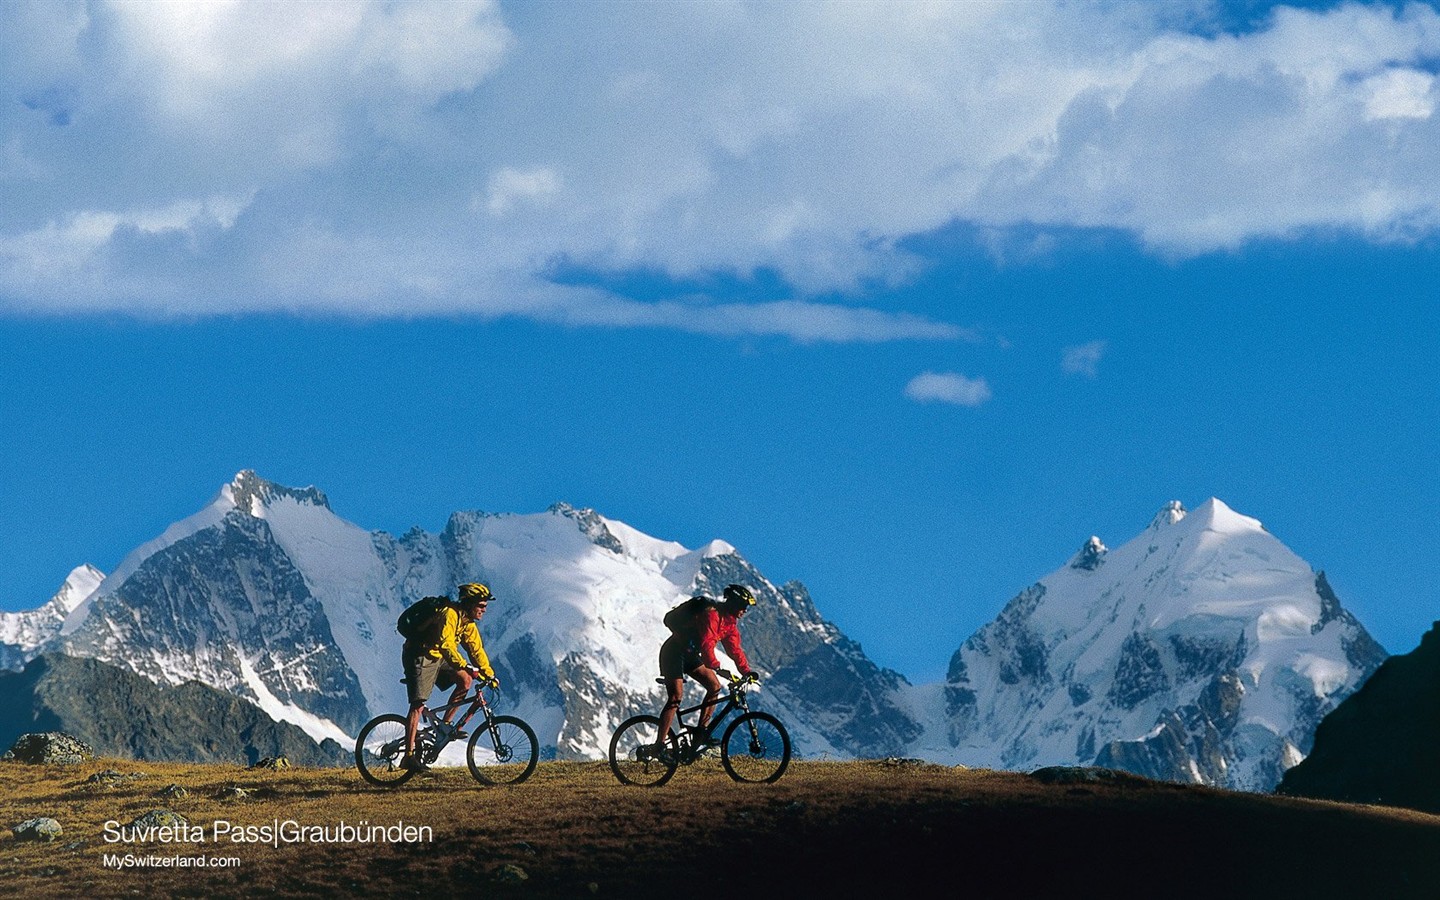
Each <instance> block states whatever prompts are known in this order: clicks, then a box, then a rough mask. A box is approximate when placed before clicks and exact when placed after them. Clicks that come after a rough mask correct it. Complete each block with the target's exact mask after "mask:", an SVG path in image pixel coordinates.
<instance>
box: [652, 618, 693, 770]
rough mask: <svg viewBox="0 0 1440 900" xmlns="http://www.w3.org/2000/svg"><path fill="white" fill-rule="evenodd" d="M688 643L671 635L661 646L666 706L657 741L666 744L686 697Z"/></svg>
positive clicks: (661, 718) (662, 709) (661, 667)
mask: <svg viewBox="0 0 1440 900" xmlns="http://www.w3.org/2000/svg"><path fill="white" fill-rule="evenodd" d="M687 644H688V641H686V640H685V639H683V638H681V637H679V636H677V635H671V636H670V637H669V638H668V639H667V640H666V641H665V643H663V644H661V645H660V677H661V678H662V679H664V681H665V705H664V706H663V707H661V709H660V732H659V734H658V735H657V737H656V740H658V741H660V742H661V743H663V742H664V740H665V736H666V735H668V734H669V733H670V728H671V726H672V725H674V724H675V717H676V716H677V715H679V713H680V701H681V700H683V699H684V697H685V668H686V666H685V663H686V659H685V656H686V650H687Z"/></svg>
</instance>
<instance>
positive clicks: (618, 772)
mask: <svg viewBox="0 0 1440 900" xmlns="http://www.w3.org/2000/svg"><path fill="white" fill-rule="evenodd" d="M659 740H660V720H659V719H658V718H656V717H655V716H632V717H630V718H628V719H626V720H625V721H624V722H622V723H620V727H619V728H617V729H615V736H614V737H612V738H611V739H610V771H612V772H614V773H615V777H616V778H618V779H620V783H621V784H636V785H640V786H641V787H659V786H660V785H662V784H664V783H665V782H667V781H669V780H670V776H672V775H674V774H675V765H676V763H675V754H674V753H673V752H671V751H669V750H668V749H667V750H665V751H664V752H660V751H659V748H657V747H656V744H657V742H658V741H659Z"/></svg>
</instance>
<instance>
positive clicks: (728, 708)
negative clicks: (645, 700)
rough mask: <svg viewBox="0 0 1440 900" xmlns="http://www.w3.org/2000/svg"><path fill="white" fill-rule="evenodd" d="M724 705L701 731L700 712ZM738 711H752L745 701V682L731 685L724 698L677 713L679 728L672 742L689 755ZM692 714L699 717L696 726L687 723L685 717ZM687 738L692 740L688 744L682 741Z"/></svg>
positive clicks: (672, 734)
mask: <svg viewBox="0 0 1440 900" xmlns="http://www.w3.org/2000/svg"><path fill="white" fill-rule="evenodd" d="M722 703H723V704H724V706H723V707H722V708H721V709H720V710H719V711H717V712H716V713H715V714H714V715H712V716H711V717H710V724H709V725H707V726H706V727H705V728H704V729H701V727H700V723H699V721H698V714H699V712H700V711H701V710H702V709H704V708H705V707H707V706H720V704H722ZM736 710H740V711H741V712H742V713H748V712H749V711H750V704H749V702H748V701H747V700H746V699H745V688H744V685H743V682H737V683H736V684H733V685H731V686H730V693H729V694H727V695H726V696H725V697H724V698H720V697H716V698H715V699H714V700H710V701H707V702H701V703H697V704H696V705H694V706H692V707H689V708H688V709H682V710H679V711H678V712H676V713H675V724H676V725H678V726H679V727H678V728H677V729H674V730H673V731H672V732H671V737H670V741H671V743H673V744H674V745H675V748H676V749H677V750H679V751H680V752H682V753H684V754H686V755H688V754H690V753H692V752H693V751H694V749H695V748H696V747H697V746H699V745H700V743H701V742H703V741H705V740H708V739H709V738H710V736H711V735H713V734H714V733H715V732H716V731H717V730H719V728H720V726H721V724H722V723H724V721H725V720H726V719H728V718H729V717H730V715H731V713H734V712H735V711H736ZM691 713H695V714H696V715H697V721H696V722H695V723H694V724H691V723H688V722H686V721H685V717H686V716H688V715H690V714H691ZM687 737H688V738H690V740H689V741H688V743H687V742H685V741H683V740H682V739H683V738H687Z"/></svg>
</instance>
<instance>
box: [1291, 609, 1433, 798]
mask: <svg viewBox="0 0 1440 900" xmlns="http://www.w3.org/2000/svg"><path fill="white" fill-rule="evenodd" d="M1437 750H1440V622H1436V623H1435V627H1433V628H1431V629H1430V630H1429V631H1428V632H1426V633H1425V636H1424V637H1423V638H1422V639H1421V640H1420V646H1419V647H1417V648H1415V649H1414V650H1413V651H1411V652H1409V653H1406V654H1404V655H1401V656H1392V657H1390V658H1389V659H1387V660H1386V661H1385V664H1384V665H1382V666H1381V667H1380V669H1379V670H1378V671H1377V672H1376V673H1375V674H1374V675H1373V676H1372V677H1371V678H1370V680H1369V681H1367V682H1365V685H1364V686H1363V687H1361V688H1360V690H1358V691H1356V692H1355V693H1354V694H1352V695H1351V696H1350V697H1348V698H1346V700H1345V702H1343V703H1341V704H1340V705H1339V706H1337V707H1336V708H1335V711H1334V712H1332V713H1330V714H1329V715H1328V716H1326V717H1325V719H1324V721H1322V722H1321V723H1320V727H1319V728H1318V729H1316V732H1315V748H1314V750H1313V751H1312V752H1311V754H1310V755H1309V756H1308V757H1306V758H1305V761H1304V762H1302V763H1300V764H1299V765H1298V766H1296V767H1295V768H1293V769H1291V770H1290V771H1288V772H1286V773H1285V778H1284V780H1283V781H1282V782H1281V783H1280V788H1279V789H1280V791H1281V793H1286V794H1295V795H1299V796H1304V797H1318V798H1323V799H1328V800H1349V801H1353V802H1357V803H1384V804H1388V805H1392V806H1407V807H1410V808H1412V809H1423V810H1427V811H1429V812H1434V813H1440V767H1437V766H1436V764H1435V758H1436V753H1437Z"/></svg>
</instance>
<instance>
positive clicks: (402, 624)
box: [395, 597, 450, 641]
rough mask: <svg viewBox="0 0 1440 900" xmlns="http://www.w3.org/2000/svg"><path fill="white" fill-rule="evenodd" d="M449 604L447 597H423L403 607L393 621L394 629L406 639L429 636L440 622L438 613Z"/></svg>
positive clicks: (411, 639)
mask: <svg viewBox="0 0 1440 900" xmlns="http://www.w3.org/2000/svg"><path fill="white" fill-rule="evenodd" d="M449 605H450V598H449V597H425V598H424V599H422V600H416V601H415V602H414V603H412V604H410V605H409V606H407V607H405V611H404V612H402V613H401V614H400V618H399V619H398V620H397V621H396V622H395V630H396V631H398V632H400V635H401V636H402V637H404V638H405V639H406V640H407V641H413V640H416V639H419V638H423V637H427V636H429V632H432V631H434V630H435V626H436V625H437V624H438V623H439V622H440V614H441V613H443V612H444V611H445V607H446V606H449Z"/></svg>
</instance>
